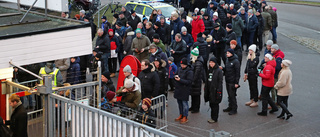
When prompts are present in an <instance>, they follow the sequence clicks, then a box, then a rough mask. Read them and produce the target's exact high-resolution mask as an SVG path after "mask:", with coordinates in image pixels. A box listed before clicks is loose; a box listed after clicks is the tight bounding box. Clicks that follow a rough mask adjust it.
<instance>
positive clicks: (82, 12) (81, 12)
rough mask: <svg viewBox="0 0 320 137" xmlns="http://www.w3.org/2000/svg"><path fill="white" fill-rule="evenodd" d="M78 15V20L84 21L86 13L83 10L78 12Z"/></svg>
mask: <svg viewBox="0 0 320 137" xmlns="http://www.w3.org/2000/svg"><path fill="white" fill-rule="evenodd" d="M79 15H80V19H79V20H81V21H84V16H85V15H86V11H85V10H80V12H79Z"/></svg>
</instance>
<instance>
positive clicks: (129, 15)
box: [123, 9, 131, 20]
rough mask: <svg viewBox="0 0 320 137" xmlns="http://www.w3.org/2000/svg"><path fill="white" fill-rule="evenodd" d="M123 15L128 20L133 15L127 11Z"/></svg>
mask: <svg viewBox="0 0 320 137" xmlns="http://www.w3.org/2000/svg"><path fill="white" fill-rule="evenodd" d="M123 14H124V16H125V17H126V18H127V20H128V18H129V17H131V14H130V12H129V11H128V10H127V9H126V11H124V12H123Z"/></svg>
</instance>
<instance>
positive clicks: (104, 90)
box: [101, 79, 116, 98]
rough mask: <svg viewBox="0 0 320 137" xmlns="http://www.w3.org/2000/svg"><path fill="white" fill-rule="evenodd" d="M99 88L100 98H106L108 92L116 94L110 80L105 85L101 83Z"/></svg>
mask: <svg viewBox="0 0 320 137" xmlns="http://www.w3.org/2000/svg"><path fill="white" fill-rule="evenodd" d="M101 87H102V89H101V98H103V97H106V95H107V92H108V91H113V92H116V88H115V87H114V85H113V81H112V80H111V79H109V80H108V82H107V83H105V82H101Z"/></svg>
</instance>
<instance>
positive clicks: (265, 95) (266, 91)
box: [261, 85, 278, 112]
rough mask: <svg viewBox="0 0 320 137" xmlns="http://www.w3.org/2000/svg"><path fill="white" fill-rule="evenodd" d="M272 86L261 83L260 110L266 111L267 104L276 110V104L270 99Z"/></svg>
mask: <svg viewBox="0 0 320 137" xmlns="http://www.w3.org/2000/svg"><path fill="white" fill-rule="evenodd" d="M271 89H272V87H266V86H263V85H262V88H261V101H262V112H267V111H268V104H269V105H270V106H271V107H272V110H277V109H278V108H277V106H276V104H275V103H274V102H273V101H272V99H271V97H270V91H271Z"/></svg>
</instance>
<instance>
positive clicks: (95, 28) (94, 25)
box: [89, 19, 97, 41]
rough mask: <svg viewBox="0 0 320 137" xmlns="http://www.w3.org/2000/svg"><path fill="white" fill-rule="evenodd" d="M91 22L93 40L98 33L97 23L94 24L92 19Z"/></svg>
mask: <svg viewBox="0 0 320 137" xmlns="http://www.w3.org/2000/svg"><path fill="white" fill-rule="evenodd" d="M89 23H90V27H91V40H92V41H93V39H94V37H95V36H96V33H97V25H96V24H94V22H93V20H92V19H90V20H89Z"/></svg>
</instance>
